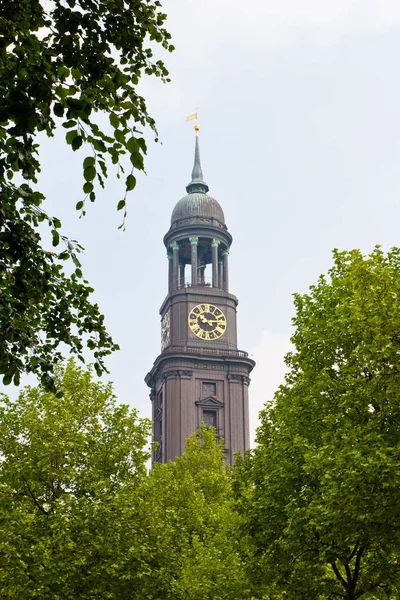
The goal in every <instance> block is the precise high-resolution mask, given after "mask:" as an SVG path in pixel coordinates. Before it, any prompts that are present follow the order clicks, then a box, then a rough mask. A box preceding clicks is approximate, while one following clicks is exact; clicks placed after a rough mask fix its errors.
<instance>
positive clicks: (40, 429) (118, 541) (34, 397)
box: [0, 362, 150, 600]
mask: <svg viewBox="0 0 400 600" xmlns="http://www.w3.org/2000/svg"><path fill="white" fill-rule="evenodd" d="M59 375H60V378H61V381H62V383H61V385H62V389H63V397H62V398H61V399H59V398H57V397H56V396H55V395H54V394H52V393H49V392H46V390H44V389H43V388H40V387H39V388H26V389H25V390H24V391H23V392H22V393H21V395H20V396H19V398H18V400H17V401H15V402H10V401H9V400H8V398H7V397H6V396H4V395H2V398H1V399H2V403H1V406H0V423H1V424H0V454H1V457H2V460H1V463H0V596H1V597H2V598H9V599H10V600H11V599H13V600H14V599H15V598H26V599H31V598H32V599H33V598H40V599H43V600H46V599H47V598H48V599H49V600H50V598H51V599H52V600H53V599H56V598H59V599H60V600H61V598H62V599H67V598H71V599H72V598H74V599H75V598H82V599H93V598H122V597H126V598H128V597H129V596H124V595H123V592H124V590H125V589H126V586H129V585H131V586H132V589H133V590H135V589H136V588H135V582H136V583H137V572H138V571H139V572H140V568H139V566H138V565H141V564H142V562H143V560H147V557H146V554H145V550H146V547H145V546H143V547H141V546H140V543H139V541H138V540H137V541H136V543H135V536H134V535H130V533H129V532H130V531H131V529H132V528H134V526H135V525H137V522H136V521H135V519H134V514H132V509H131V507H132V506H136V504H137V503H138V502H139V498H140V496H139V489H140V484H141V482H142V480H143V478H144V477H145V476H146V461H147V460H148V458H149V452H148V451H147V450H146V445H147V437H148V434H149V430H150V422H149V421H147V420H140V419H138V417H137V413H136V411H135V410H130V409H129V407H127V406H124V405H118V404H117V403H116V399H115V397H114V395H113V393H112V388H111V385H110V384H102V383H100V382H95V381H93V377H92V374H91V372H90V371H84V370H82V369H79V368H77V367H76V366H75V365H74V363H72V362H71V363H69V365H68V366H67V368H66V369H65V372H64V373H62V372H61V373H60V374H59ZM127 540H129V544H128V545H127V544H126V541H127ZM132 557H134V560H133V558H132ZM128 563H129V564H130V565H131V566H132V564H135V566H136V568H135V569H132V570H131V571H129V572H128V571H127V570H126V569H125V570H124V567H125V565H126V564H128ZM121 573H123V575H121ZM132 597H135V596H132Z"/></svg>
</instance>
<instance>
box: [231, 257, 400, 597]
mask: <svg viewBox="0 0 400 600" xmlns="http://www.w3.org/2000/svg"><path fill="white" fill-rule="evenodd" d="M295 306H296V311H297V312H296V316H295V318H294V325H295V327H296V330H295V333H294V335H293V337H292V342H293V344H294V351H293V352H292V353H290V354H288V355H287V357H286V362H287V365H288V367H289V372H288V375H287V377H286V383H285V385H283V386H281V387H280V389H279V390H278V391H277V393H276V395H275V399H274V400H273V401H272V402H270V403H269V404H267V406H266V408H265V410H264V411H263V412H262V422H261V427H260V429H259V431H258V438H257V441H258V444H259V446H258V447H257V448H256V449H255V450H254V452H253V454H252V456H251V458H250V460H249V461H248V462H247V463H245V465H242V469H241V477H240V478H239V480H240V481H241V486H242V490H241V491H240V493H239V498H240V501H239V507H240V509H241V511H242V512H243V513H244V515H245V516H246V519H247V521H246V522H247V527H248V528H249V530H250V532H251V535H252V539H253V543H254V554H253V569H252V576H253V581H254V582H255V585H256V587H258V589H260V590H262V591H263V592H264V593H267V594H268V597H269V598H271V599H274V598H291V599H292V600H306V599H307V600H309V599H311V598H316V599H317V598H318V599H329V600H330V599H333V598H344V599H346V600H356V599H357V598H361V597H362V598H365V599H367V598H376V599H378V598H379V599H381V598H395V597H396V598H397V597H398V596H399V591H400V579H399V548H400V527H399V522H400V501H399V485H400V471H399V464H400V427H399V424H400V358H399V357H400V250H399V249H397V248H394V249H392V250H391V251H390V252H389V253H388V254H387V255H385V254H384V253H383V252H382V250H381V249H380V248H379V247H376V248H375V250H374V251H373V252H372V253H371V254H370V255H369V256H363V255H362V254H361V253H360V251H358V250H354V251H351V252H338V251H334V265H333V267H332V269H331V270H330V271H329V277H328V278H327V277H324V276H322V277H321V278H320V279H319V281H318V283H317V285H315V286H312V287H311V288H310V293H309V294H305V295H303V296H300V295H295ZM246 484H247V485H246ZM239 488H240V486H239Z"/></svg>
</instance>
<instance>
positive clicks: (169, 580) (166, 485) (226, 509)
mask: <svg viewBox="0 0 400 600" xmlns="http://www.w3.org/2000/svg"><path fill="white" fill-rule="evenodd" d="M231 481H232V474H231V471H230V470H229V468H228V467H227V466H226V461H225V454H224V450H223V446H222V444H221V443H217V442H216V439H215V430H214V429H213V428H211V429H208V430H207V429H206V428H205V427H204V426H203V427H202V428H201V429H200V431H199V433H198V435H192V436H191V437H189V438H188V441H187V446H186V449H185V452H184V454H183V455H182V456H181V457H179V458H176V459H175V461H174V462H169V463H167V464H165V465H158V464H157V465H155V468H154V471H153V472H152V473H150V476H149V477H148V479H147V481H146V483H145V486H144V489H143V491H142V497H143V498H144V499H145V501H144V502H143V504H142V523H143V526H144V528H145V539H147V540H148V541H149V543H150V546H151V547H152V548H153V558H152V562H151V564H150V565H149V566H150V567H151V569H150V570H149V573H148V575H147V577H145V578H143V588H142V596H141V598H149V599H150V598H151V599H154V600H158V599H161V598H162V599H163V600H168V599H171V600H237V599H238V598H241V599H243V600H245V599H246V598H248V582H247V579H246V575H245V570H244V565H243V561H242V559H241V552H240V545H241V544H244V543H245V538H243V539H242V540H240V539H239V535H238V534H239V525H240V520H241V518H240V517H239V516H238V515H237V514H236V513H235V511H234V510H233V499H232V494H231Z"/></svg>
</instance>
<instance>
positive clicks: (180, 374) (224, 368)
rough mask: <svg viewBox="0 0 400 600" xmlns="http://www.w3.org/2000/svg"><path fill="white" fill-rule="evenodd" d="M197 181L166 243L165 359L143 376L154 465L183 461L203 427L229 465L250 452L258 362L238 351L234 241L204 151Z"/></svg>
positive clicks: (179, 209)
mask: <svg viewBox="0 0 400 600" xmlns="http://www.w3.org/2000/svg"><path fill="white" fill-rule="evenodd" d="M195 131H196V145H195V156H194V166H193V171H192V181H191V182H190V183H189V185H188V186H187V187H186V191H187V195H186V196H184V197H183V198H182V199H181V200H179V202H178V203H177V204H176V206H175V208H174V210H173V211H172V216H171V226H170V228H169V230H168V232H167V234H166V235H165V237H164V244H165V246H166V248H167V256H168V294H167V297H166V298H165V300H164V302H163V304H162V306H161V309H160V315H161V354H159V356H158V357H157V358H156V360H155V362H154V365H153V368H152V369H151V371H150V373H148V374H147V376H146V379H145V381H146V383H147V385H148V386H149V387H150V388H151V392H150V398H151V402H152V411H153V415H152V418H153V441H156V442H158V449H157V451H156V452H155V455H154V456H153V460H154V461H155V462H162V463H165V462H167V461H169V460H171V459H174V458H175V457H176V456H180V455H181V454H182V453H183V451H184V449H185V444H186V438H187V437H188V436H189V435H190V434H191V433H193V432H195V431H197V429H198V427H199V426H200V424H201V422H202V421H204V423H205V425H207V426H213V427H215V428H216V431H217V436H218V438H223V439H224V442H225V446H226V455H227V462H229V463H232V462H233V461H234V453H235V452H238V451H240V452H242V453H243V452H244V451H245V450H247V449H248V447H249V404H248V386H249V382H250V379H249V374H250V372H251V371H252V369H253V367H254V365H255V363H254V361H253V360H252V359H251V358H249V357H248V354H247V353H246V352H243V351H241V350H238V346H237V333H236V308H237V305H238V300H237V298H236V296H234V295H233V294H231V293H229V270H228V257H229V249H230V246H231V244H232V236H231V234H230V233H229V231H228V228H227V226H226V224H225V217H224V213H223V211H222V208H221V206H220V205H219V204H218V202H217V201H216V200H215V199H214V198H212V197H211V196H209V195H208V189H209V188H208V185H207V184H206V183H205V182H204V180H203V172H202V168H201V163H200V150H199V138H198V135H199V126H198V125H196V126H195Z"/></svg>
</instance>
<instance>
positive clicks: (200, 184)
mask: <svg viewBox="0 0 400 600" xmlns="http://www.w3.org/2000/svg"><path fill="white" fill-rule="evenodd" d="M194 130H195V132H196V145H195V149H194V165H193V171H192V181H191V182H190V183H189V185H187V186H186V191H187V192H188V194H192V193H193V192H202V193H203V194H206V193H207V192H208V189H209V188H208V185H207V184H206V183H205V182H204V181H203V170H202V168H201V162H200V147H199V131H200V127H199V125H198V124H197V123H196V125H195V126H194Z"/></svg>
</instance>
